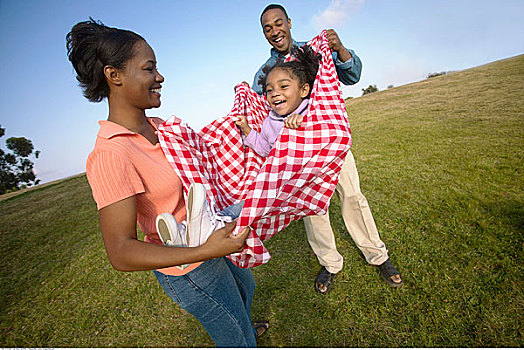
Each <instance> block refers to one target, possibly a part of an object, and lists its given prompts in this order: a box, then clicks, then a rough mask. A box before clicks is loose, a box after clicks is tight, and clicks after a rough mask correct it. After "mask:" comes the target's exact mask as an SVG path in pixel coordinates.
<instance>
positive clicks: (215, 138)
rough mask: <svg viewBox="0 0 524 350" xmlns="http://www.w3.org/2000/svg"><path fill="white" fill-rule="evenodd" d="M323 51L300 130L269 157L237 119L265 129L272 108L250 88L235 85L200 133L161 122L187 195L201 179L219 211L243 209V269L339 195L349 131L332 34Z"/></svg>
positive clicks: (319, 44) (317, 44)
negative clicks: (230, 98) (231, 100)
mask: <svg viewBox="0 0 524 350" xmlns="http://www.w3.org/2000/svg"><path fill="white" fill-rule="evenodd" d="M309 44H310V45H311V47H312V48H313V49H314V50H315V51H317V52H320V53H321V54H322V61H321V63H320V67H319V70H318V73H317V78H316V80H315V84H314V86H313V90H312V93H311V97H310V103H309V106H308V112H307V113H306V116H305V117H304V120H303V122H302V126H301V127H300V128H299V129H296V130H293V129H287V128H284V129H283V131H282V133H281V135H280V137H279V139H278V140H277V142H276V144H275V146H274V147H273V150H272V151H271V153H270V154H269V156H268V157H267V158H266V159H264V158H262V157H260V156H259V155H257V154H256V153H255V151H253V150H252V149H251V148H249V147H244V145H243V142H242V137H241V132H240V129H239V128H238V127H237V126H236V125H235V116H237V115H246V117H247V120H248V122H249V124H250V126H251V127H252V128H253V129H255V130H257V131H260V127H261V125H262V122H263V120H264V119H265V118H266V117H267V115H268V113H269V111H270V107H269V104H268V102H267V100H266V99H265V97H261V96H259V95H257V94H256V93H255V92H254V91H253V90H251V89H250V88H248V87H247V86H245V85H239V86H238V87H237V91H236V95H235V104H234V107H233V109H232V110H231V112H230V113H229V114H228V115H227V116H226V117H222V118H219V119H217V120H215V121H214V122H212V123H211V124H209V125H207V126H206V127H204V128H203V129H202V130H201V131H200V132H198V133H197V132H195V131H194V130H193V129H191V127H189V125H187V124H186V123H185V122H183V121H182V120H180V119H178V118H176V117H174V116H173V117H171V118H170V119H169V120H168V121H167V122H165V123H163V124H162V125H160V127H159V133H158V138H159V140H160V144H161V146H162V149H163V150H164V153H165V154H166V157H167V159H168V161H169V162H170V163H171V165H172V166H173V168H174V169H175V171H176V172H177V174H178V175H179V176H180V179H181V180H182V183H183V185H184V189H185V191H184V192H185V194H184V195H185V196H187V190H188V189H189V185H190V184H191V183H194V182H197V183H203V184H204V185H205V186H206V189H207V191H208V197H210V198H211V199H212V200H214V201H215V203H216V207H217V209H218V210H221V209H223V208H225V207H227V206H229V205H231V204H233V203H236V202H238V201H240V200H245V204H244V209H243V210H242V213H241V215H240V217H239V218H238V220H237V228H236V229H235V232H234V233H235V234H236V233H238V232H240V230H242V229H243V228H245V227H247V226H251V227H252V230H251V233H250V234H249V236H248V238H247V240H246V244H245V246H244V250H243V251H242V252H241V253H237V254H232V255H230V256H228V258H229V259H230V260H231V261H232V262H233V263H234V264H235V265H237V266H239V267H241V268H248V267H254V266H257V265H260V264H264V263H266V262H267V261H269V259H270V257H271V256H270V255H269V252H268V251H267V249H266V248H265V247H264V245H263V244H262V241H264V240H266V239H269V238H271V237H272V236H273V235H274V234H276V233H277V232H279V231H281V230H283V229H284V228H285V227H287V226H288V225H289V224H290V223H291V222H292V221H293V220H297V219H300V218H302V217H304V216H307V215H319V214H324V213H325V212H326V210H327V208H328V206H329V200H330V198H331V196H332V195H333V192H334V190H335V187H336V184H337V182H338V176H339V173H340V169H341V168H342V164H343V162H344V159H345V157H346V154H347V151H348V150H349V147H350V145H351V134H350V129H349V123H348V119H347V115H346V108H345V104H344V101H343V100H342V93H341V90H340V85H339V81H338V78H337V73H336V71H335V66H334V63H333V59H332V57H331V50H330V49H329V46H328V43H327V39H326V32H325V31H322V33H321V34H320V35H319V36H317V37H315V38H314V39H313V40H311V41H310V42H309Z"/></svg>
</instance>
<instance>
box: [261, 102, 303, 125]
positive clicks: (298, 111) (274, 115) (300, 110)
mask: <svg viewBox="0 0 524 350" xmlns="http://www.w3.org/2000/svg"><path fill="white" fill-rule="evenodd" d="M308 106H309V98H305V99H303V100H302V102H301V103H300V105H299V106H298V107H297V109H295V110H294V111H293V112H291V113H289V114H288V115H280V114H277V112H275V111H274V110H271V111H270V112H269V117H270V118H271V119H275V120H281V121H282V120H285V119H286V118H287V117H289V116H290V115H292V114H300V115H301V116H304V115H305V114H306V113H307V108H308Z"/></svg>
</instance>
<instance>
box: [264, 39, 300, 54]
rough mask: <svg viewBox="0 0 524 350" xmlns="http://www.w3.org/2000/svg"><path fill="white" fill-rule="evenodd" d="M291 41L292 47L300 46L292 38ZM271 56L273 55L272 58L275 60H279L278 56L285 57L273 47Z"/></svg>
mask: <svg viewBox="0 0 524 350" xmlns="http://www.w3.org/2000/svg"><path fill="white" fill-rule="evenodd" d="M291 41H292V44H291V47H293V46H299V45H298V42H297V41H295V39H293V38H291ZM270 54H271V57H274V58H277V57H278V56H284V55H282V54H281V53H280V52H278V51H277V50H276V49H275V48H274V47H271V50H270ZM284 57H285V56H284Z"/></svg>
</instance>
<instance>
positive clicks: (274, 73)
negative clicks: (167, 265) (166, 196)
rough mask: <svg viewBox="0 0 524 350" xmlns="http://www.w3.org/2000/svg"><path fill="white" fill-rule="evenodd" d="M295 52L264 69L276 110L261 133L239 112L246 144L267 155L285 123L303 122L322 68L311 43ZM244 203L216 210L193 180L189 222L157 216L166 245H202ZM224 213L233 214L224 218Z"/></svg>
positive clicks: (267, 90) (290, 125)
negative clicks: (291, 56) (316, 78)
mask: <svg viewBox="0 0 524 350" xmlns="http://www.w3.org/2000/svg"><path fill="white" fill-rule="evenodd" d="M291 53H292V55H293V56H294V57H295V58H296V59H297V60H295V61H289V62H283V61H278V62H277V63H276V64H275V65H274V66H272V67H264V69H263V71H264V73H265V76H262V77H261V85H262V86H263V87H264V92H265V93H266V97H267V100H268V102H269V104H270V106H271V108H272V110H271V112H270V113H269V116H268V117H267V118H266V119H265V120H264V122H263V123H262V128H261V133H257V132H256V131H254V130H252V129H251V127H250V126H249V125H248V123H247V121H246V117H245V116H238V117H239V120H238V121H236V122H235V123H236V124H237V125H238V126H240V128H241V130H242V133H243V134H244V136H245V139H244V144H246V145H247V146H249V147H251V148H253V149H254V150H255V152H257V153H258V154H259V155H261V156H263V157H267V156H268V155H269V152H270V151H271V149H272V148H273V145H274V144H275V142H276V140H277V138H278V136H279V134H280V132H281V131H282V128H283V127H284V126H286V127H287V128H292V129H296V128H298V127H300V125H301V124H302V119H303V117H302V114H303V113H304V112H305V111H306V109H307V107H308V103H309V95H310V93H311V88H312V87H313V83H314V82H315V77H316V74H317V71H318V65H319V61H320V58H321V56H320V54H316V53H315V52H314V51H313V50H312V49H311V48H310V47H309V46H307V45H304V46H303V47H302V48H297V47H294V48H293V49H292V51H291ZM265 77H267V79H266V78H265ZM196 194H198V195H196ZM243 205H244V202H239V203H236V204H234V205H233V206H231V207H228V208H226V209H225V210H226V212H227V214H224V213H217V214H215V211H214V208H213V203H209V202H208V201H207V199H206V191H205V188H204V186H203V185H200V184H192V185H191V187H190V189H189V192H188V205H187V212H188V220H187V222H180V221H179V220H177V219H176V218H175V217H174V216H173V215H171V214H169V213H162V214H160V215H159V216H158V217H157V219H156V225H157V231H158V233H159V234H160V238H161V239H162V242H163V243H164V244H165V245H168V246H171V245H173V246H194V245H199V244H202V243H203V242H205V241H206V239H207V237H208V236H209V234H211V232H212V230H213V229H215V228H218V227H222V226H223V225H224V222H225V221H227V220H228V219H229V220H230V219H231V218H233V219H235V218H236V217H237V216H238V215H239V214H240V212H241V211H242V207H243ZM230 213H233V214H230ZM224 216H229V217H228V218H226V219H224ZM182 267H183V266H180V268H182Z"/></svg>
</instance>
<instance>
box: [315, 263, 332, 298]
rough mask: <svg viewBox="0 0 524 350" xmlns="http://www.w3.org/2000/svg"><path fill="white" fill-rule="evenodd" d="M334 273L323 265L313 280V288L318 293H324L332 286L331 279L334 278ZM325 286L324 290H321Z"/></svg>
mask: <svg viewBox="0 0 524 350" xmlns="http://www.w3.org/2000/svg"><path fill="white" fill-rule="evenodd" d="M335 275H336V273H331V272H329V271H328V270H326V268H325V267H322V270H320V273H319V274H318V276H317V279H316V280H315V290H316V291H317V292H319V293H320V294H326V293H327V292H329V291H330V290H331V287H333V280H334V279H335ZM324 288H325V290H323V289H324Z"/></svg>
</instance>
